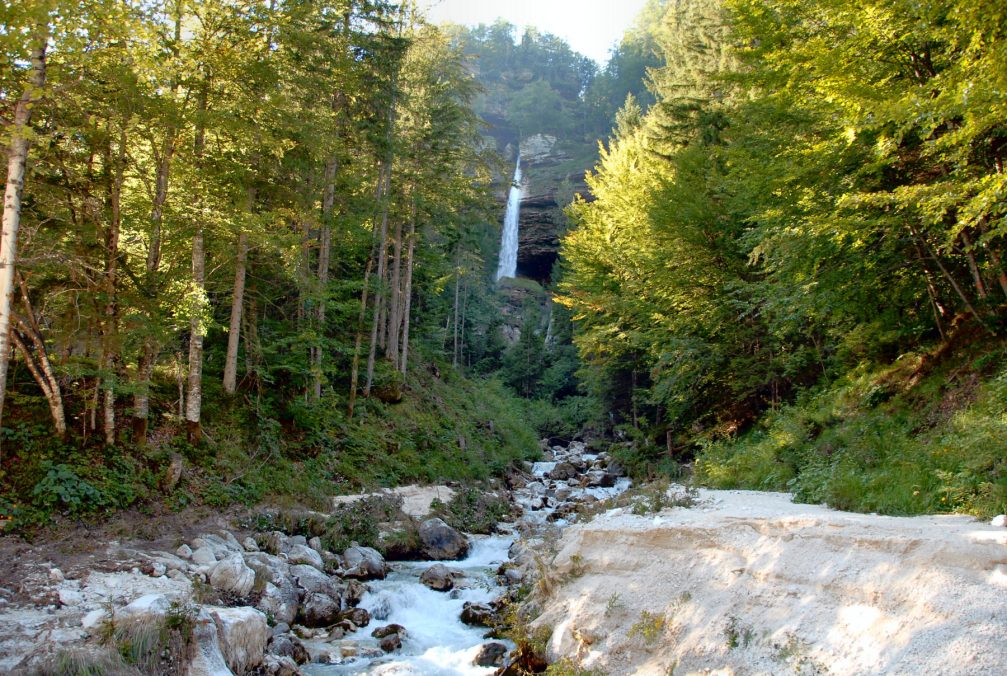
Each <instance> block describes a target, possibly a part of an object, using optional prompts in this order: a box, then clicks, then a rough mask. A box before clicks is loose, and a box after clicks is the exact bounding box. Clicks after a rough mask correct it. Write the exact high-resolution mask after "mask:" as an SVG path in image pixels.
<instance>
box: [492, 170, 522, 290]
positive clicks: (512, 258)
mask: <svg viewBox="0 0 1007 676" xmlns="http://www.w3.org/2000/svg"><path fill="white" fill-rule="evenodd" d="M520 213H521V157H520V155H519V156H518V158H517V165H516V166H515V167H514V181H513V182H512V183H511V186H510V193H509V194H508V195H507V213H506V214H505V215H504V227H503V239H501V240H500V265H499V267H497V281H500V280H501V279H502V278H504V277H514V276H515V275H516V274H517V241H518V240H517V235H518V232H517V231H518V216H519V215H520Z"/></svg>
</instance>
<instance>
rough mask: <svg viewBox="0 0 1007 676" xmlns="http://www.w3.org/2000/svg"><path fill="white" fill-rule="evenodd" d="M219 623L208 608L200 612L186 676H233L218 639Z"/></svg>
mask: <svg viewBox="0 0 1007 676" xmlns="http://www.w3.org/2000/svg"><path fill="white" fill-rule="evenodd" d="M217 634H218V632H217V623H216V621H215V620H214V619H213V616H212V615H211V614H210V611H209V610H208V609H207V608H203V609H202V610H200V611H199V615H198V616H197V617H196V622H195V625H194V626H193V629H192V640H191V643H192V646H193V647H192V648H190V656H191V661H190V662H189V667H188V670H187V671H186V676H233V674H234V672H232V671H231V669H230V667H228V666H227V662H226V661H225V660H224V654H223V652H222V651H221V649H220V641H219V640H218V637H217Z"/></svg>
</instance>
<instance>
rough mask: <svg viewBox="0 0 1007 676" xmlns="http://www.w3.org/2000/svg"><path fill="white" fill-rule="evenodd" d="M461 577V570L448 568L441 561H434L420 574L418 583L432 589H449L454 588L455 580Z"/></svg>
mask: <svg viewBox="0 0 1007 676" xmlns="http://www.w3.org/2000/svg"><path fill="white" fill-rule="evenodd" d="M461 577H465V573H463V572H462V571H460V570H457V569H455V568H448V567H447V566H445V565H444V564H443V563H435V564H434V565H432V566H430V567H429V568H427V569H426V570H425V571H423V574H422V575H420V584H423V585H426V586H427V587H429V588H430V589H433V590H434V591H451V590H452V589H454V586H455V580H457V579H458V578H461Z"/></svg>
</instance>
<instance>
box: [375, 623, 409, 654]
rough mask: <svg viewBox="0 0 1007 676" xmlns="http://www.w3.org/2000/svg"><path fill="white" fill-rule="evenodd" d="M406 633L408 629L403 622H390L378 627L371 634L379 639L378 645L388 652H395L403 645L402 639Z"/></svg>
mask: <svg viewBox="0 0 1007 676" xmlns="http://www.w3.org/2000/svg"><path fill="white" fill-rule="evenodd" d="M405 635H406V629H405V627H403V626H402V625H401V624H389V625H386V626H384V627H378V628H377V629H375V630H374V631H372V632H371V636H373V637H374V638H376V639H378V645H379V646H381V649H382V650H383V651H385V652H386V653H390V652H394V651H396V650H398V649H399V648H401V647H402V639H403V638H404V637H405Z"/></svg>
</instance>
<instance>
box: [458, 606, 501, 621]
mask: <svg viewBox="0 0 1007 676" xmlns="http://www.w3.org/2000/svg"><path fill="white" fill-rule="evenodd" d="M495 615H496V614H495V613H494V612H493V608H492V607H491V606H489V605H488V604H485V603H471V602H468V601H466V602H465V605H464V606H462V614H461V620H462V622H464V623H465V624H467V625H469V626H473V627H492V626H493V625H494V624H495V622H494V620H495Z"/></svg>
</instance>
